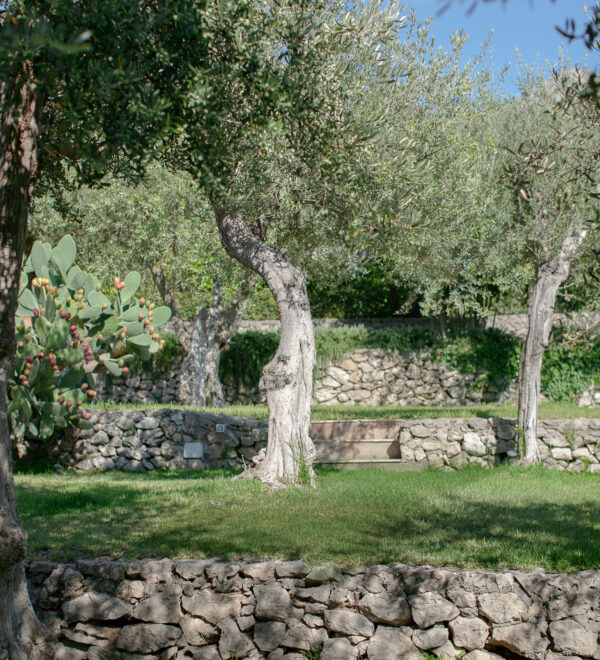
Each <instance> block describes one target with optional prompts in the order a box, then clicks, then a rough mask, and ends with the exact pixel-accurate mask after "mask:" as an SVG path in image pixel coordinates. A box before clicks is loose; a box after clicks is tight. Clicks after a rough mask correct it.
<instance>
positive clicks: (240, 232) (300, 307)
mask: <svg viewBox="0 0 600 660" xmlns="http://www.w3.org/2000/svg"><path fill="white" fill-rule="evenodd" d="M216 218H217V225H218V228H219V232H220V234H221V242H222V244H223V247H224V248H225V250H226V251H227V252H228V253H229V254H230V255H231V256H232V257H234V258H235V259H237V260H238V261H239V262H240V263H241V264H242V265H244V266H246V267H247V268H250V269H251V270H253V271H255V272H256V273H258V274H259V275H260V276H261V277H262V278H263V279H264V280H265V282H266V283H267V285H268V287H269V289H270V290H271V292H272V293H273V296H274V297H275V301H276V303H277V309H278V311H279V317H280V320H281V339H280V341H279V346H278V348H277V352H276V353H275V357H274V358H273V359H272V360H271V361H270V362H269V363H268V364H267V365H266V366H265V368H264V369H263V373H262V376H261V379H260V383H259V387H260V388H261V390H262V391H263V392H264V393H265V396H266V399H267V406H268V407H269V431H268V442H267V447H266V451H265V453H264V455H262V456H261V457H260V459H259V460H258V462H257V463H256V465H255V466H254V467H253V468H250V469H248V470H246V471H245V473H244V475H242V476H245V477H257V478H259V479H260V480H261V481H263V482H264V483H266V484H269V485H271V486H274V487H281V486H289V485H309V484H310V485H313V484H314V482H315V474H314V470H313V461H314V457H315V454H316V451H315V447H314V444H313V442H312V440H311V438H310V435H309V425H310V402H311V396H312V374H313V368H314V365H315V358H316V350H315V336H314V330H313V325H312V320H311V315H310V305H309V302H308V294H307V291H306V276H305V274H304V271H303V270H302V269H300V268H298V267H297V266H295V265H294V264H293V263H292V260H291V259H290V257H289V256H288V255H287V254H285V252H283V251H281V250H279V249H277V248H275V247H273V246H271V245H268V244H267V243H265V242H264V241H263V240H262V239H261V238H260V234H259V232H254V231H253V230H252V228H251V227H249V226H248V225H246V224H245V223H244V222H243V220H242V219H241V218H240V217H239V216H238V215H237V214H236V213H233V212H227V211H225V212H220V211H217V213H216Z"/></svg>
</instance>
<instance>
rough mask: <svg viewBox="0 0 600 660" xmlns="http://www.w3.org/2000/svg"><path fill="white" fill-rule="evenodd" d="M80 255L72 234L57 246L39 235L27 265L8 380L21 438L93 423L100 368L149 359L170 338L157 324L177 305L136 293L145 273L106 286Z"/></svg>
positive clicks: (118, 369)
mask: <svg viewBox="0 0 600 660" xmlns="http://www.w3.org/2000/svg"><path fill="white" fill-rule="evenodd" d="M76 256H77V248H76V246H75V242H74V241H73V238H72V237H71V236H68V235H67V236H65V237H64V238H63V239H62V240H61V241H60V243H59V244H58V245H57V246H56V247H54V248H53V247H52V246H51V245H50V244H49V243H42V242H40V241H37V242H36V243H35V244H34V245H33V248H32V250H31V254H30V255H29V256H28V258H27V260H26V261H25V264H24V266H23V271H22V273H21V288H20V292H19V307H18V309H17V318H16V336H17V354H16V359H15V371H14V374H13V378H12V379H11V380H10V381H9V385H8V393H9V399H10V402H9V406H8V412H9V414H10V417H11V422H12V428H13V433H14V436H15V439H17V440H20V439H22V438H23V437H24V436H25V435H29V436H35V437H40V438H49V437H50V436H51V435H52V434H53V432H54V429H55V428H56V427H58V428H65V427H67V426H68V425H72V426H78V427H80V428H86V427H89V425H90V422H89V418H90V416H91V415H90V413H89V412H86V411H85V410H83V408H84V407H85V405H86V404H88V403H89V402H91V401H93V400H94V397H95V396H96V391H95V379H94V374H96V373H110V374H112V375H113V376H123V375H126V374H127V373H128V372H129V368H128V366H127V365H128V363H129V362H130V361H131V360H132V359H133V358H134V356H138V357H139V358H141V359H142V360H147V359H149V358H150V357H151V356H152V354H153V353H156V352H157V351H158V350H159V349H160V348H161V346H162V344H163V342H162V341H161V340H160V337H159V335H158V333H157V331H156V329H157V328H158V327H159V326H161V325H163V324H164V323H166V322H167V321H168V320H169V318H170V317H171V311H170V310H169V308H167V307H155V306H154V304H150V303H149V302H147V301H146V300H144V299H143V298H140V299H137V298H136V297H135V294H136V292H137V290H138V288H139V286H140V282H141V277H140V274H139V273H137V272H131V273H129V274H128V275H127V276H126V277H125V279H124V280H122V281H121V280H120V279H119V278H118V277H115V278H114V281H113V286H112V287H111V288H110V291H106V290H105V291H103V290H102V287H101V285H100V283H99V282H98V281H97V279H96V277H94V275H92V274H90V273H86V272H85V271H83V270H81V268H79V267H78V266H76V265H75V258H76Z"/></svg>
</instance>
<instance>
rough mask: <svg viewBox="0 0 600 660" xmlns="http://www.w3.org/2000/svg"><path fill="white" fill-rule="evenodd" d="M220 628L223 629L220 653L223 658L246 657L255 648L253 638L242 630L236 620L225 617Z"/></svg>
mask: <svg viewBox="0 0 600 660" xmlns="http://www.w3.org/2000/svg"><path fill="white" fill-rule="evenodd" d="M219 628H220V629H221V638H220V639H219V653H220V654H221V658H223V660H229V658H236V659H237V658H246V657H247V656H248V655H249V654H250V653H251V652H252V651H253V650H254V644H253V643H252V640H251V639H250V638H249V637H248V635H245V634H244V633H243V632H241V631H240V629H239V628H238V625H237V623H236V622H235V621H232V620H231V619H223V620H221V621H219Z"/></svg>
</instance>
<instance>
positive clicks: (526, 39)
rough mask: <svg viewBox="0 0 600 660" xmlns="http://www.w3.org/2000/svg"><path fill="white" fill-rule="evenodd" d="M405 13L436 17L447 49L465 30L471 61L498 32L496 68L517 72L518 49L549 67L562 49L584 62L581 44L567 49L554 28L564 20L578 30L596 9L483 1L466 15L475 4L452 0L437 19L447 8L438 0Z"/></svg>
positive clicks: (542, 1)
mask: <svg viewBox="0 0 600 660" xmlns="http://www.w3.org/2000/svg"><path fill="white" fill-rule="evenodd" d="M406 1H407V10H406V11H408V9H409V8H414V10H415V12H416V15H417V17H418V18H419V19H424V18H428V17H429V16H434V21H433V24H432V27H431V34H432V35H433V36H435V37H436V39H437V41H438V43H439V44H440V45H442V46H444V47H446V48H447V47H448V46H449V37H450V35H451V34H452V33H453V32H454V31H455V30H460V29H461V28H463V29H464V30H465V31H466V32H467V34H468V35H469V42H468V43H467V45H466V47H465V50H464V53H465V56H466V58H470V57H472V56H473V55H475V54H476V53H478V52H479V51H480V46H481V43H482V42H484V41H485V40H486V39H487V36H488V35H489V33H490V30H491V29H493V30H494V37H493V41H492V47H493V55H494V63H495V66H496V67H497V68H498V69H500V68H502V66H504V65H505V64H508V63H509V62H510V63H511V64H512V66H511V72H512V73H513V76H512V77H513V79H514V75H515V74H516V70H515V64H514V63H515V48H518V49H519V52H520V53H521V55H522V57H523V60H524V62H525V63H526V64H533V63H534V62H535V60H536V57H537V56H538V55H539V56H540V58H541V61H543V60H549V61H550V62H551V63H553V62H555V61H556V60H557V58H558V53H559V47H561V46H562V48H563V49H564V51H565V54H566V55H567V57H569V58H570V59H571V60H572V61H573V62H582V61H583V60H584V56H585V48H584V46H583V44H581V43H580V42H577V43H575V42H574V43H571V44H569V43H568V42H567V40H566V39H564V38H563V37H562V36H561V35H560V34H558V32H557V31H556V26H557V25H558V26H560V27H564V25H565V19H567V18H574V19H575V20H576V22H577V27H581V26H582V25H583V23H584V20H585V14H584V6H585V4H587V5H588V6H589V5H592V4H593V0H588V2H587V3H586V2H583V1H582V0H555V2H551V0H531V1H530V0H509V1H508V2H502V1H501V0H496V1H495V2H483V1H482V0H480V2H479V4H478V5H477V8H476V9H475V10H474V11H473V12H472V14H470V15H468V9H469V7H470V6H471V4H472V2H471V0H462V2H461V0H453V3H452V6H451V7H450V9H448V10H447V11H446V12H445V13H443V14H442V15H441V16H436V14H437V13H438V11H439V9H440V7H441V6H442V5H443V4H444V2H443V1H440V0H406ZM589 65H590V67H592V68H596V66H597V61H596V56H591V58H590V60H589ZM510 78H511V75H510V74H509V81H508V83H507V85H506V88H505V91H507V92H509V93H513V92H514V91H515V87H514V85H513V84H511V82H510Z"/></svg>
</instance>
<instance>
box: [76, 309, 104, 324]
mask: <svg viewBox="0 0 600 660" xmlns="http://www.w3.org/2000/svg"><path fill="white" fill-rule="evenodd" d="M101 314H102V307H101V306H100V305H91V306H90V305H88V306H87V307H84V308H83V309H82V310H80V311H79V313H78V314H77V315H78V316H79V318H80V319H81V320H82V321H88V320H95V319H97V318H98V317H99V316H100V315H101Z"/></svg>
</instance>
